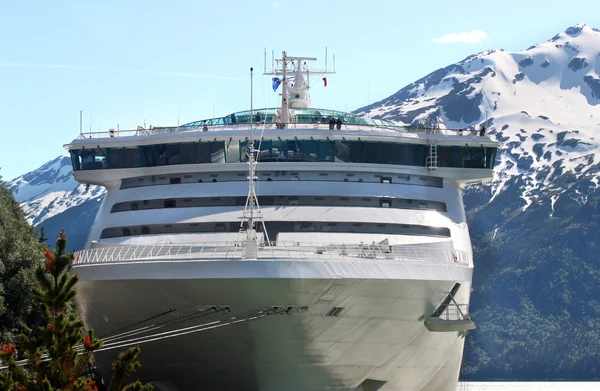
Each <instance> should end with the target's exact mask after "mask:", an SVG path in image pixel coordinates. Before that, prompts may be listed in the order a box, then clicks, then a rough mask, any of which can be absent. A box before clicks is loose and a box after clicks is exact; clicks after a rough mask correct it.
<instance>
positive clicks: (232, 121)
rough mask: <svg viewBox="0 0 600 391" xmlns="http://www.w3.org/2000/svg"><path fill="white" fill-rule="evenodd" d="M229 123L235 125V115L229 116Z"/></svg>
mask: <svg viewBox="0 0 600 391" xmlns="http://www.w3.org/2000/svg"><path fill="white" fill-rule="evenodd" d="M231 123H232V124H233V125H235V124H236V123H237V119H236V118H235V113H233V114H231Z"/></svg>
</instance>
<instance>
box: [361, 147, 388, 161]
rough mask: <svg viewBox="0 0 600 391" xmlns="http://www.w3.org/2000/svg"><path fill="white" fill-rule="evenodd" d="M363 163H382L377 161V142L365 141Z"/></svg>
mask: <svg viewBox="0 0 600 391" xmlns="http://www.w3.org/2000/svg"><path fill="white" fill-rule="evenodd" d="M365 163H384V162H380V161H379V143H365Z"/></svg>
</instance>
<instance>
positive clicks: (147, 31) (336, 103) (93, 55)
mask: <svg viewBox="0 0 600 391" xmlns="http://www.w3.org/2000/svg"><path fill="white" fill-rule="evenodd" d="M571 4H572V5H571ZM599 8H600V7H599V6H598V5H597V0H590V1H588V0H580V1H577V2H574V3H568V2H564V1H515V0H504V1H495V2H490V1H483V0H482V1H473V0H469V1H463V0H454V1H452V2H448V1H439V2H438V1H410V2H408V1H400V0H394V1H392V0H387V1H380V0H371V1H368V2H366V1H362V2H357V1H350V0H348V1H331V0H320V1H314V0H302V1H288V0H276V1H273V0H245V1H227V0H223V1H220V2H216V1H215V2H208V1H179V0H173V1H135V0H131V1H129V0H128V1H122V0H121V1H113V0H103V1H87V0H78V1H54V2H51V1H35V0H34V1H0V37H1V38H0V118H1V125H0V126H1V127H0V146H1V148H0V167H1V168H0V175H2V176H3V179H4V180H8V179H11V178H14V177H16V176H18V175H21V174H24V173H26V172H28V171H30V170H33V169H35V168H37V167H39V166H40V165H42V164H43V163H45V162H46V161H48V160H51V159H53V158H55V157H56V156H58V155H60V154H63V153H64V149H63V147H62V145H63V144H65V143H68V142H69V141H70V140H72V139H73V138H75V137H76V136H77V135H78V133H79V110H83V118H84V119H83V124H84V129H86V130H89V128H90V126H91V128H92V130H94V131H97V130H98V129H99V128H100V129H103V130H106V129H108V128H111V127H116V126H117V124H119V126H120V128H121V129H131V128H135V127H136V126H137V125H140V124H143V123H144V120H145V121H146V124H148V125H150V124H152V125H154V126H159V125H174V124H176V123H177V119H178V116H179V121H180V123H185V122H190V121H194V120H197V119H202V118H210V117H212V116H213V113H214V114H215V115H216V116H224V115H227V114H230V113H231V112H233V111H239V110H245V109H248V108H249V95H250V93H249V85H250V83H249V68H250V67H251V66H253V67H254V69H255V70H257V71H258V73H257V74H256V76H255V79H254V80H255V88H254V91H255V92H254V106H255V107H259V106H267V105H268V106H273V105H275V104H276V103H277V96H276V95H275V94H274V93H272V90H269V84H270V82H269V77H266V76H262V75H261V72H262V69H263V49H264V48H267V51H268V56H267V57H268V63H269V64H270V57H271V55H270V53H271V50H275V53H276V54H278V53H279V54H280V53H281V50H284V49H285V50H287V51H288V53H289V54H291V55H300V56H314V57H318V58H319V62H318V65H320V66H323V64H324V55H325V47H328V51H329V57H330V58H329V65H330V67H331V63H332V58H331V55H332V54H335V56H336V71H337V74H336V75H331V76H329V77H328V86H327V87H326V88H323V87H322V86H315V88H313V90H312V99H313V106H315V107H323V108H331V109H338V110H348V111H351V110H354V109H356V108H359V107H361V106H364V105H367V104H369V103H372V102H375V101H377V100H380V99H383V98H385V97H387V96H389V95H391V94H392V93H394V92H395V91H397V90H399V89H400V88H402V87H403V86H405V85H406V84H409V83H411V82H413V81H415V80H416V79H418V78H420V77H422V76H425V75H426V74H428V73H430V72H432V71H434V70H436V69H438V68H441V67H444V66H446V65H448V64H451V63H454V62H456V61H459V60H461V59H463V58H464V57H466V56H468V55H470V54H473V53H477V52H480V51H482V50H486V49H492V48H502V49H505V50H509V51H516V50H521V49H526V48H527V47H529V46H531V45H534V44H536V43H540V42H544V41H546V40H547V39H550V38H551V37H552V36H553V35H554V34H556V33H558V32H560V31H563V30H565V29H566V28H567V27H569V26H573V25H575V24H577V23H579V22H585V23H587V24H588V25H591V26H592V27H600V12H596V11H598V10H599ZM460 33H465V34H462V35H460ZM449 34H459V35H449ZM457 40H458V41H459V42H453V41H457ZM464 41H467V42H464ZM268 66H270V65H268Z"/></svg>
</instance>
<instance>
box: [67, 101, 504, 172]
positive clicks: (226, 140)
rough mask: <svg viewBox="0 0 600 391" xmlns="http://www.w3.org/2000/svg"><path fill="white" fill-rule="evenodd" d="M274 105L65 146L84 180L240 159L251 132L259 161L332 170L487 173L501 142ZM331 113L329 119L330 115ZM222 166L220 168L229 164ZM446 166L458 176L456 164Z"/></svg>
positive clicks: (90, 136)
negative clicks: (286, 116)
mask: <svg viewBox="0 0 600 391" xmlns="http://www.w3.org/2000/svg"><path fill="white" fill-rule="evenodd" d="M277 110H278V109H258V110H256V111H252V113H251V112H250V111H245V112H238V113H234V114H232V115H229V116H226V117H220V118H212V119H208V120H202V121H195V122H191V123H188V124H185V125H181V126H176V127H158V128H152V127H150V128H149V129H144V128H138V129H137V130H131V131H115V130H109V131H107V132H91V133H82V134H80V136H79V137H78V138H77V139H75V140H73V141H72V142H71V143H70V144H68V145H66V146H65V147H66V148H67V149H68V150H69V151H70V153H71V157H72V163H73V170H74V172H75V177H76V179H78V180H84V181H85V182H88V180H85V179H84V177H82V176H81V175H78V173H79V172H81V171H89V170H111V171H112V170H114V169H147V168H151V167H159V166H177V165H196V164H205V163H245V162H247V149H248V140H249V139H250V137H252V139H254V149H255V150H256V151H258V153H257V156H256V160H257V161H259V162H263V163H300V162H308V163H332V164H333V166H332V167H331V168H330V169H332V170H335V169H336V168H335V167H338V164H337V163H344V162H345V163H367V164H385V165H392V166H396V167H398V166H409V167H405V169H408V168H410V167H413V169H416V168H419V167H421V168H426V169H438V168H439V169H443V168H449V169H463V170H460V171H461V173H460V175H459V176H460V177H461V178H470V179H475V178H488V177H491V172H492V169H493V166H494V161H495V155H496V151H497V149H498V147H499V145H500V144H499V143H498V142H496V141H493V140H491V139H490V138H489V137H486V136H485V135H479V134H478V132H476V131H469V130H459V129H431V128H415V127H406V126H401V125H398V124H394V123H391V122H389V121H380V120H370V119H365V118H362V117H357V116H355V115H352V114H350V113H343V112H339V111H332V110H323V109H312V108H305V109H297V110H291V114H292V115H291V116H290V119H291V120H292V122H290V123H286V124H283V123H281V122H278V119H277V118H276V115H277ZM332 119H333V120H335V121H336V123H335V124H333V123H331V124H330V123H329V122H330V121H331V120H332ZM338 119H339V120H340V121H337V120H338ZM272 121H275V122H272ZM225 166H226V167H229V168H226V167H225ZM225 166H223V167H222V168H219V169H220V170H228V169H233V167H234V166H232V165H231V164H226V165H225ZM302 166H304V165H302ZM205 167H206V166H205ZM212 167H213V168H214V169H217V168H218V167H217V165H216V164H215V165H214V166H212ZM306 167H308V166H306ZM338 168H341V166H339V167H338ZM347 168H348V167H346V168H345V169H347ZM398 168H400V167H398ZM188 169H189V168H188ZM198 169H200V167H198ZM464 169H475V171H473V170H464ZM478 169H486V171H489V172H483V171H482V170H478ZM468 171H471V173H468ZM130 174H131V175H134V176H135V175H137V174H136V173H134V172H128V173H125V172H124V173H123V175H124V177H127V176H129V175H130ZM442 174H443V173H442V172H438V175H440V176H445V175H442ZM446 174H449V176H451V177H457V176H456V175H457V174H458V171H454V172H449V173H446ZM118 176H120V175H118ZM86 177H87V176H86ZM111 177H114V176H113V175H111ZM88 179H89V178H88Z"/></svg>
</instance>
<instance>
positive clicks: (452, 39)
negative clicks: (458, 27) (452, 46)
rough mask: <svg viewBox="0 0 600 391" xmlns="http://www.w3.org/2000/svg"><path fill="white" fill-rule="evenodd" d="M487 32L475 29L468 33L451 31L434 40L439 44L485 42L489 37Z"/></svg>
mask: <svg viewBox="0 0 600 391" xmlns="http://www.w3.org/2000/svg"><path fill="white" fill-rule="evenodd" d="M487 36H488V35H487V33H486V32H485V31H481V30H473V31H470V32H468V33H465V32H464V31H463V32H460V33H451V34H446V35H444V36H442V37H440V38H435V39H433V40H432V42H434V43H437V44H442V43H479V42H483V41H485V40H486V38H487Z"/></svg>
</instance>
